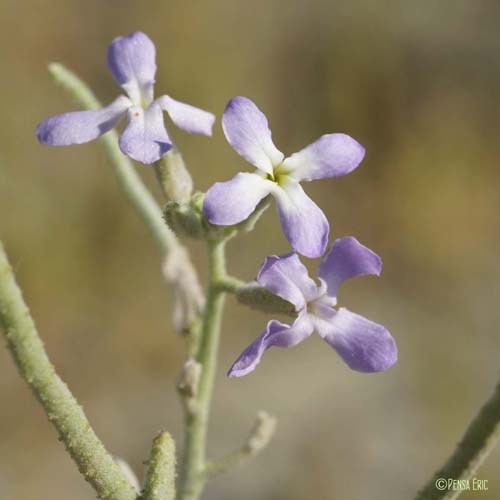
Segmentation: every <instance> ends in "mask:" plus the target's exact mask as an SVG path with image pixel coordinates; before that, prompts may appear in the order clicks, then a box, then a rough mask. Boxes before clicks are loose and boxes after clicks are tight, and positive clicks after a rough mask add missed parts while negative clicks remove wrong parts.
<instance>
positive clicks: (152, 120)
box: [119, 103, 172, 165]
mask: <svg viewBox="0 0 500 500" xmlns="http://www.w3.org/2000/svg"><path fill="white" fill-rule="evenodd" d="M119 144H120V149H121V150H122V152H123V154H126V155H127V156H130V158H133V159H134V160H137V161H139V162H141V163H145V164H146V165H149V164H151V163H154V162H155V161H158V160H159V159H160V158H161V157H162V156H163V155H164V154H165V153H166V152H167V151H168V150H169V149H170V148H171V147H172V141H171V140H170V137H169V136H168V134H167V131H166V129H165V125H164V123H163V113H162V111H161V108H160V106H158V104H156V103H152V104H151V105H150V106H149V107H148V108H147V109H146V110H145V111H144V110H143V109H142V108H140V107H138V106H133V107H131V108H130V109H129V111H128V122H127V125H126V127H125V129H124V130H123V132H122V135H121V136H120V142H119Z"/></svg>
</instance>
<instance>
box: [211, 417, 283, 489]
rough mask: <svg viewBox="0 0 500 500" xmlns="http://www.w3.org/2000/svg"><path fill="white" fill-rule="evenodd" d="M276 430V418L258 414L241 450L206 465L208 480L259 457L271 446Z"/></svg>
mask: <svg viewBox="0 0 500 500" xmlns="http://www.w3.org/2000/svg"><path fill="white" fill-rule="evenodd" d="M275 428H276V418H274V417H272V416H271V415H269V414H268V413H266V412H265V411H260V412H259V413H258V414H257V419H256V420H255V424H254V426H253V429H252V431H251V432H250V435H249V436H248V438H247V440H246V442H245V443H244V444H243V446H242V447H241V448H240V449H238V450H236V451H234V452H233V453H230V454H229V455H226V456H225V457H222V458H220V459H218V460H211V461H210V462H208V463H207V464H206V466H205V475H206V476H207V478H209V479H210V478H212V477H214V476H216V475H218V474H222V473H223V472H227V471H228V470H230V469H232V468H234V467H237V466H239V465H242V464H245V463H246V462H248V460H250V459H252V458H254V457H255V456H257V455H258V454H259V453H260V452H261V451H262V450H263V449H264V448H265V447H266V446H267V445H268V444H269V441H270V440H271V438H272V437H273V434H274V430H275Z"/></svg>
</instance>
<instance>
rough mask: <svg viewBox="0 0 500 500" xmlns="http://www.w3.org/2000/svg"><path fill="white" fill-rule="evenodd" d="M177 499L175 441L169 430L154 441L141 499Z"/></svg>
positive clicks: (161, 433)
mask: <svg viewBox="0 0 500 500" xmlns="http://www.w3.org/2000/svg"><path fill="white" fill-rule="evenodd" d="M174 499H175V443H174V440H173V439H172V436H171V435H170V434H169V433H168V432H160V434H158V436H156V438H155V439H154V441H153V447H152V449H151V456H150V458H149V465H148V470H147V473H146V481H145V484H144V490H143V492H142V496H141V500H174Z"/></svg>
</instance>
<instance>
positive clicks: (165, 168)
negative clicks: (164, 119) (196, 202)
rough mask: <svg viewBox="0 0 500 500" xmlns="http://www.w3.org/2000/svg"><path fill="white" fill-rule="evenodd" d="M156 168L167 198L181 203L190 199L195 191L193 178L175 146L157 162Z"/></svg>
mask: <svg viewBox="0 0 500 500" xmlns="http://www.w3.org/2000/svg"><path fill="white" fill-rule="evenodd" d="M155 170H156V174H157V177H158V180H159V182H160V185H161V188H162V190H163V193H164V194H165V196H166V198H167V199H169V200H172V201H177V202H179V203H184V202H187V201H188V200H189V198H190V196H191V193H192V192H193V179H192V178H191V174H190V173H189V171H188V169H187V168H186V164H185V163H184V160H183V158H182V155H181V153H180V152H179V150H178V149H177V148H176V147H175V146H173V147H172V149H171V150H170V151H168V152H167V153H166V154H165V155H163V156H162V158H161V159H160V160H159V161H157V162H156V163H155Z"/></svg>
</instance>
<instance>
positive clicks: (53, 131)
mask: <svg viewBox="0 0 500 500" xmlns="http://www.w3.org/2000/svg"><path fill="white" fill-rule="evenodd" d="M131 105H132V103H131V102H130V100H129V99H127V98H126V97H125V96H120V97H118V98H116V99H115V100H114V101H113V102H112V103H111V104H109V105H108V106H106V107H104V108H101V109H95V110H91V111H73V112H70V113H63V114H61V115H57V116H52V117H51V118H47V119H46V120H44V121H43V122H41V123H39V124H38V126H37V128H36V136H37V137H38V140H39V141H40V142H41V143H42V144H48V145H50V146H68V145H70V144H83V143H84V142H89V141H92V140H93V139H96V138H97V137H99V136H100V135H102V134H104V133H105V132H107V131H108V130H110V129H112V128H113V127H114V126H115V125H116V124H117V123H118V121H119V120H120V118H121V117H122V116H123V115H124V114H125V112H126V111H127V109H128V108H129V107H130V106H131Z"/></svg>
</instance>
